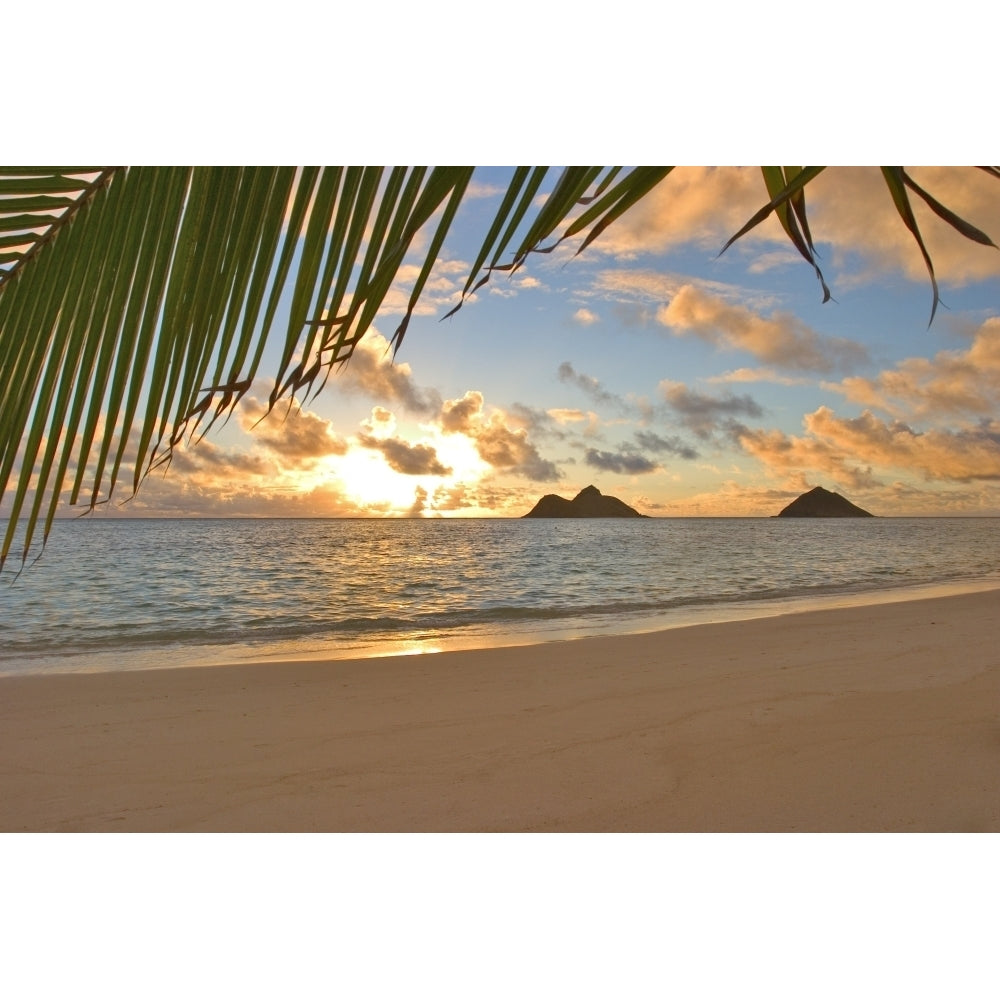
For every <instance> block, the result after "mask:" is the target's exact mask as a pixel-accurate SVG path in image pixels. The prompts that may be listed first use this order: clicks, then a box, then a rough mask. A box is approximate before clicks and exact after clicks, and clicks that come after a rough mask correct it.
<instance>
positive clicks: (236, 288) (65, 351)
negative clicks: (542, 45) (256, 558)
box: [0, 166, 1000, 567]
mask: <svg viewBox="0 0 1000 1000" xmlns="http://www.w3.org/2000/svg"><path fill="white" fill-rule="evenodd" d="M672 169H673V168H671V167H640V168H634V169H631V170H625V169H624V168H622V167H587V166H579V167H566V168H564V169H563V170H562V172H561V173H560V174H559V176H558V178H557V180H556V181H555V184H554V186H553V188H552V190H551V191H550V192H549V193H548V195H547V197H545V199H544V201H543V203H542V204H541V205H539V204H538V201H539V196H540V193H541V191H542V189H543V185H544V184H545V181H546V179H547V178H548V176H549V171H550V168H548V167H519V168H517V169H516V170H514V171H513V174H512V177H511V180H510V182H509V185H508V188H507V191H506V192H505V194H504V195H503V197H502V199H501V202H500V207H499V209H498V211H497V213H496V215H495V217H494V218H493V220H492V222H491V224H490V226H489V228H488V230H487V233H486V235H485V238H484V239H483V243H482V246H481V248H480V250H479V251H478V254H477V256H476V258H475V262H474V264H473V267H472V270H471V272H470V273H469V276H468V279H467V281H466V282H465V285H464V288H463V292H462V297H461V301H460V303H459V305H457V306H456V307H455V309H453V310H452V312H451V313H449V315H451V314H452V313H454V312H455V311H456V310H457V309H458V308H460V307H461V302H464V301H466V300H467V298H468V296H469V295H471V294H473V293H474V292H475V291H476V290H477V289H478V288H480V287H482V285H483V284H485V283H486V282H487V281H489V280H490V276H491V275H492V274H493V273H494V272H498V271H499V272H508V273H512V272H514V271H516V270H517V269H519V268H520V267H522V266H523V265H524V264H525V262H526V261H527V260H528V258H529V256H530V255H531V254H534V253H549V252H551V251H552V250H554V249H555V248H556V247H557V246H560V245H561V244H562V243H563V242H564V241H566V240H578V241H579V246H578V248H577V252H578V253H579V252H581V251H582V250H583V249H584V248H586V247H587V246H589V245H590V244H591V243H592V242H593V241H594V240H595V239H597V238H598V237H599V236H600V235H601V233H602V232H604V231H605V229H606V228H607V227H608V226H609V225H611V224H613V223H614V221H615V220H617V219H618V218H619V217H620V216H621V215H622V214H624V213H625V212H626V211H627V210H628V209H629V208H631V207H632V206H634V205H635V204H636V203H637V202H639V201H640V200H641V199H642V198H644V197H645V196H646V195H647V194H648V193H649V192H650V191H651V190H653V189H654V188H655V187H656V186H657V185H658V184H660V183H661V181H663V179H664V178H665V177H667V175H668V174H669V173H670V171H671V170H672ZM761 169H762V172H763V176H764V182H765V187H766V189H767V192H768V197H769V201H768V202H767V204H766V205H764V207H763V208H762V209H761V210H760V211H758V212H757V213H756V214H755V215H754V216H753V217H752V218H751V219H750V220H749V221H748V222H747V223H746V225H744V226H743V228H742V229H740V230H739V232H737V233H736V234H735V235H734V236H733V237H732V238H731V239H730V240H729V241H728V242H727V243H726V245H725V246H724V247H723V250H722V252H725V250H726V249H728V248H729V247H730V246H731V245H732V243H734V242H735V241H736V240H738V239H740V238H741V237H743V236H744V235H746V234H747V233H748V232H750V231H751V230H752V229H753V228H755V227H756V226H757V225H759V224H760V223H761V222H763V221H764V219H766V218H767V217H769V216H770V215H771V214H775V215H776V216H777V218H778V220H779V222H780V224H781V226H782V228H783V229H784V231H785V233H786V235H787V236H788V238H789V240H790V241H791V243H792V244H793V245H794V246H795V247H796V249H797V250H798V251H799V253H800V254H801V255H802V256H803V258H804V259H805V260H807V261H808V262H809V263H810V265H811V266H812V267H813V268H814V270H815V273H816V275H817V277H818V278H819V281H820V283H821V285H822V287H823V293H824V301H826V300H827V299H828V298H829V297H830V292H829V289H828V287H827V285H826V282H825V280H824V278H823V275H822V273H821V272H820V269H819V265H818V263H817V258H816V252H815V247H814V243H813V237H812V234H811V232H810V229H809V223H808V219H807V215H806V205H805V196H804V190H805V187H806V186H807V185H808V184H809V183H810V182H811V181H812V180H813V179H814V178H815V177H816V176H818V174H819V173H820V172H821V171H822V170H823V169H824V168H823V167H803V168H800V167H764V168H761ZM981 169H983V170H985V171H986V172H987V173H989V174H990V175H991V176H994V177H998V178H1000V170H998V168H996V167H984V168H981ZM472 172H473V171H472V168H471V167H437V168H433V169H430V168H425V167H394V168H391V169H390V168H382V167H303V168H299V169H296V168H291V167H0V503H3V502H7V503H8V504H9V506H8V507H7V509H6V514H5V516H6V519H7V528H6V532H5V534H4V537H3V541H2V544H0V567H2V566H3V563H4V561H5V560H6V559H7V558H8V556H9V553H10V550H11V546H12V544H13V539H14V534H15V528H16V525H17V522H18V520H19V519H22V518H23V519H24V520H25V521H26V526H25V537H24V542H23V550H22V553H21V558H22V563H23V561H24V560H25V559H26V558H27V555H28V551H29V549H30V547H31V545H32V542H33V539H34V537H35V534H36V531H37V528H38V525H39V524H40V523H41V524H43V525H44V527H43V531H42V543H43V545H44V541H45V539H47V538H48V534H49V531H50V529H51V525H52V520H53V518H54V517H55V515H56V511H57V509H58V506H59V503H60V500H61V498H62V496H63V489H64V486H65V485H66V484H67V483H68V485H69V497H68V499H69V502H70V503H71V504H81V505H83V504H85V505H86V508H87V509H92V508H93V507H94V506H96V505H97V504H100V503H105V502H107V501H108V500H110V499H111V498H112V496H113V494H114V493H115V490H116V488H117V486H118V484H119V482H120V481H121V479H122V477H123V476H125V468H126V466H128V465H131V467H132V472H131V477H130V479H129V480H128V482H129V486H130V489H131V492H132V494H133V495H134V493H135V491H137V490H138V489H139V488H140V486H141V483H142V480H143V478H144V476H145V475H146V474H148V472H149V470H150V469H151V468H153V467H154V466H157V465H160V464H167V463H169V461H170V458H171V455H172V452H173V449H174V448H175V447H176V445H177V444H178V442H179V441H180V440H181V439H182V437H183V436H184V435H186V434H190V435H192V436H195V435H204V434H205V433H206V432H207V431H208V430H209V429H210V428H211V427H212V426H213V424H214V423H215V422H216V421H217V420H219V419H222V418H224V417H226V416H227V415H228V414H230V413H231V412H232V411H233V408H234V407H235V406H236V405H237V403H238V402H239V400H240V399H241V398H242V397H243V395H245V394H246V393H247V392H248V391H249V389H250V386H251V384H252V382H253V380H254V379H255V378H256V377H258V375H259V374H261V371H260V369H261V365H262V363H263V357H264V350H265V347H266V346H267V345H269V344H270V345H274V346H275V347H276V348H277V353H278V356H279V361H278V364H277V366H276V368H275V369H274V370H273V371H269V372H266V373H265V374H267V375H268V376H270V377H271V378H273V379H274V390H273V392H272V394H271V397H270V399H269V405H270V407H272V408H273V407H274V406H275V405H276V404H277V403H278V401H279V400H282V399H287V398H290V397H292V396H294V395H295V394H297V393H303V394H309V393H313V392H318V391H320V389H322V387H323V385H324V384H325V382H326V379H327V378H328V376H329V374H330V372H331V371H332V370H333V369H334V368H335V367H337V366H338V365H340V364H342V363H343V362H345V361H346V360H348V359H349V358H350V356H351V353H352V352H353V351H354V349H355V347H356V346H357V344H358V342H359V341H360V339H361V338H362V337H363V336H364V335H365V333H366V331H367V330H368V329H369V328H370V327H371V324H372V322H373V321H374V319H375V317H376V315H377V313H378V311H379V308H380V307H381V306H382V304H383V303H384V301H385V298H386V296H387V295H388V293H389V291H390V289H391V288H392V287H393V284H394V282H395V281H396V280H397V277H398V275H399V272H400V268H401V266H402V265H403V263H404V260H405V259H406V256H407V253H408V252H409V250H410V249H411V246H412V245H413V241H414V238H415V237H416V236H417V234H418V233H419V232H421V231H422V230H424V231H427V232H428V233H429V237H428V243H427V249H426V251H424V252H423V256H422V260H421V264H420V267H419V270H418V277H417V280H416V282H415V284H414V285H413V287H412V290H411V292H410V295H409V300H408V303H407V308H406V310H405V312H404V315H403V318H402V320H401V321H400V323H399V325H398V326H397V328H396V330H395V332H394V334H393V337H392V343H393V346H394V347H395V348H398V347H399V345H400V343H401V342H402V340H403V338H404V336H405V334H406V331H407V328H408V324H409V321H410V317H411V316H412V314H413V311H414V309H415V307H416V305H417V303H418V301H419V299H420V296H421V294H422V292H423V289H424V287H425V285H426V282H427V280H428V278H429V276H430V274H431V270H432V268H433V266H434V264H435V262H436V260H437V257H438V255H439V253H440V251H441V248H442V246H443V244H444V241H445V239H446V237H447V234H448V232H449V229H450V226H451V224H452V222H453V220H454V218H455V215H456V213H457V212H458V210H459V207H460V206H461V204H462V203H463V200H464V198H465V196H466V192H467V188H468V185H469V182H470V180H471V178H472ZM883 176H884V177H885V180H886V184H887V185H888V187H889V190H890V193H891V194H892V197H893V201H894V204H895V205H896V207H897V210H898V211H899V213H900V216H901V218H902V219H903V222H904V224H905V225H906V226H907V227H908V228H909V229H910V231H911V233H912V234H913V236H914V238H915V239H916V241H917V243H918V246H919V247H920V249H921V252H922V254H923V255H924V259H925V261H926V263H927V266H928V271H929V274H930V277H931V284H932V288H933V290H934V307H935V308H936V306H937V302H938V289H937V282H936V278H935V276H934V271H933V266H932V264H931V261H930V256H929V254H928V253H927V250H926V247H925V246H924V243H923V239H922V236H921V234H920V231H919V229H918V228H917V226H916V220H915V218H914V217H913V213H912V209H911V207H910V204H909V198H908V195H907V190H910V191H913V192H914V193H915V194H916V195H917V196H918V197H919V198H921V199H922V200H923V201H924V202H925V203H926V204H927V205H928V206H929V207H930V208H931V210H932V211H933V212H935V214H936V215H937V216H938V217H939V218H941V219H943V220H944V221H945V222H947V223H948V224H949V225H951V226H953V227H954V228H955V229H956V230H957V231H958V232H960V233H962V235H963V236H966V237H967V238H969V239H973V240H975V241H977V242H979V243H985V244H987V245H990V246H993V245H994V244H993V243H992V241H991V240H990V239H989V237H988V236H986V234H984V233H982V232H980V231H979V230H978V229H976V228H975V227H974V226H972V225H971V224H969V223H968V222H966V221H965V220H963V219H961V218H960V217H959V216H957V215H956V214H955V213H953V212H951V211H950V210H949V209H947V208H946V207H945V206H944V205H942V204H941V203H940V202H939V201H937V200H936V199H935V198H934V197H933V196H932V195H930V194H929V193H928V192H926V191H924V190H923V189H922V188H920V187H919V186H918V185H916V184H915V182H914V181H913V180H912V178H910V177H909V175H907V174H906V173H905V171H904V170H903V168H901V167H887V168H883ZM286 310H287V314H288V316H287V320H284V321H283V322H282V323H281V324H280V326H279V324H278V323H277V318H278V316H279V314H282V313H283V312H284V311H286ZM932 319H933V310H932Z"/></svg>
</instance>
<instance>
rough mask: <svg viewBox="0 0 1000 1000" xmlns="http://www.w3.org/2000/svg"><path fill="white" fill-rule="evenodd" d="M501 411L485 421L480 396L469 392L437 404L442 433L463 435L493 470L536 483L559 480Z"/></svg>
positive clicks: (524, 433) (550, 464)
mask: <svg viewBox="0 0 1000 1000" xmlns="http://www.w3.org/2000/svg"><path fill="white" fill-rule="evenodd" d="M508 419H509V418H508V416H507V414H505V413H503V412H502V411H495V412H493V413H492V414H491V415H490V416H489V417H488V418H487V417H486V415H485V413H484V411H483V394H482V393H481V392H478V391H476V390H469V391H468V392H466V393H465V395H463V396H462V398H461V399H447V400H445V401H444V403H443V404H442V405H441V412H440V414H439V418H438V420H439V423H440V425H441V429H442V430H443V431H444V432H445V433H446V434H464V435H465V436H466V437H468V438H471V439H472V441H473V442H474V443H475V446H476V451H477V452H478V453H479V457H480V458H481V459H482V460H483V461H484V462H486V463H487V464H488V465H490V466H492V467H493V468H494V469H502V470H503V471H505V472H508V473H510V474H512V475H517V476H523V477H525V478H526V479H530V480H533V481H537V482H549V481H552V480H556V479H559V478H560V472H559V470H558V468H556V466H555V464H554V463H553V462H550V461H548V460H546V459H543V458H542V457H541V455H540V454H539V453H538V449H537V448H536V447H535V445H534V444H532V443H531V441H529V440H528V431H527V430H526V429H525V428H523V427H520V428H512V427H510V426H509V425H508V422H507V421H508Z"/></svg>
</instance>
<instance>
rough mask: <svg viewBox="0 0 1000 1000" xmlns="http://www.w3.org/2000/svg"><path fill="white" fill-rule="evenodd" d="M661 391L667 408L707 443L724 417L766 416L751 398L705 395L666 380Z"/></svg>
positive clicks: (729, 394)
mask: <svg viewBox="0 0 1000 1000" xmlns="http://www.w3.org/2000/svg"><path fill="white" fill-rule="evenodd" d="M659 388H660V392H661V394H662V395H663V398H664V400H665V401H666V403H667V406H668V407H670V409H671V410H672V411H673V412H674V413H676V414H677V415H678V417H679V418H680V421H681V423H682V424H683V425H684V426H685V427H687V428H688V429H689V430H690V431H691V432H692V433H694V434H696V435H697V436H698V437H699V438H702V439H703V440H707V439H708V438H709V437H711V436H712V434H713V433H714V432H715V431H716V430H717V429H718V428H719V426H720V424H721V422H722V421H723V420H724V419H725V418H729V420H733V419H734V418H736V417H751V418H755V419H756V418H759V417H762V416H763V415H764V410H763V409H762V408H761V406H760V404H759V403H757V401H756V400H755V399H753V398H752V397H751V396H745V395H744V396H735V395H733V394H732V393H731V392H730V393H726V394H725V395H724V396H706V395H704V394H703V393H699V392H695V391H694V390H692V389H689V388H688V387H687V386H686V385H684V383H683V382H672V381H670V380H669V379H664V380H663V381H662V382H660V386H659Z"/></svg>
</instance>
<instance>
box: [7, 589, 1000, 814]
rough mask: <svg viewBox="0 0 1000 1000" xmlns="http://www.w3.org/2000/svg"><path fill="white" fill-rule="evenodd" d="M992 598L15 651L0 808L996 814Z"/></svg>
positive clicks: (998, 663) (999, 802) (999, 771)
mask: <svg viewBox="0 0 1000 1000" xmlns="http://www.w3.org/2000/svg"><path fill="white" fill-rule="evenodd" d="M998 607H1000V591H987V592H981V593H975V594H966V595H961V596H952V597H941V598H934V599H928V600H917V601H908V602H905V603H897V604H881V605H877V606H869V607H859V608H842V609H835V610H826V611H814V612H805V613H799V614H791V615H785V616H781V617H775V618H766V619H758V620H753V621H743V622H730V623H725V624H713V625H699V626H696V627H690V628H680V629H672V630H669V631H665V632H658V633H651V634H644V635H627V636H620V637H607V638H591V639H579V640H572V641H564V642H551V643H546V644H542V645H534V646H523V647H507V648H501V649H491V650H470V651H462V652H446V653H438V654H433V655H427V656H399V657H388V658H384V659H368V660H355V661H344V660H341V661H325V662H293V663H282V664H273V663H271V664H259V663H258V664H252V665H237V666H229V667H212V668H207V667H202V668H188V669H184V668H178V669H173V670H156V671H134V672H126V673H104V674H86V675H82V674H78V675H56V676H22V677H6V678H2V679H0V829H2V830H4V831H15V830H26V831H50V830H53V831H69V830H87V831H140V830H149V831H188V830H218V831H248V830H262V831H279V830H281V831H313V830H315V831H350V830H360V831H424V830H426V831H515V830H517V831H532V830H536V831H542V830H564V831H633V830H634V831H659V832H669V831H682V830H683V831H702V832H704V831H793V830H812V831H831V832H840V831H869V830H871V831H877V830H891V831H911V830H912V831H949V832H950V831H979V830H990V831H996V830H1000V641H998V640H1000V629H998V626H997V610H998Z"/></svg>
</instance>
